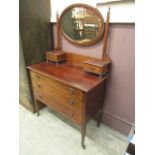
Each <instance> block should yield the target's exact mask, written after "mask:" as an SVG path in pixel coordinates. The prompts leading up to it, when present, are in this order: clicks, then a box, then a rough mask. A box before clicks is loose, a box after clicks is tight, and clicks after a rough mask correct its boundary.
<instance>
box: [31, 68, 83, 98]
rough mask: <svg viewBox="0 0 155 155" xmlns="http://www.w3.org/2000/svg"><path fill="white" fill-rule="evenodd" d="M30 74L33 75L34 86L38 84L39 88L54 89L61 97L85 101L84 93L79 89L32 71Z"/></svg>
mask: <svg viewBox="0 0 155 155" xmlns="http://www.w3.org/2000/svg"><path fill="white" fill-rule="evenodd" d="M30 74H31V80H32V84H36V85H38V87H39V86H41V85H46V86H48V87H50V88H53V89H54V90H55V91H57V92H58V93H59V94H61V95H64V96H70V97H74V98H76V99H78V100H81V101H82V100H83V92H82V91H81V90H79V89H76V88H74V87H72V86H69V85H67V84H64V83H62V82H59V81H56V80H54V79H51V78H48V77H45V76H43V75H41V74H39V73H35V72H33V71H31V72H30Z"/></svg>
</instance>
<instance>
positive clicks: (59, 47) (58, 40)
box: [56, 11, 61, 50]
mask: <svg viewBox="0 0 155 155" xmlns="http://www.w3.org/2000/svg"><path fill="white" fill-rule="evenodd" d="M56 19H57V25H56V26H57V47H56V49H58V50H60V49H61V43H60V38H61V33H60V23H59V14H58V11H57V14H56Z"/></svg>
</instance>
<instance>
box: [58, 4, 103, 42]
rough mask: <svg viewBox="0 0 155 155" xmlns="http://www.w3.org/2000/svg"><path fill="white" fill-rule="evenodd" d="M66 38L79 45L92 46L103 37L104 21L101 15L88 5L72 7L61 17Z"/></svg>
mask: <svg viewBox="0 0 155 155" xmlns="http://www.w3.org/2000/svg"><path fill="white" fill-rule="evenodd" d="M60 24H61V30H62V32H63V35H64V36H65V38H67V39H68V40H69V41H71V42H73V43H76V44H78V45H91V44H94V43H96V42H97V41H98V40H99V39H100V38H101V36H102V34H103V30H104V20H103V18H102V16H101V15H100V13H99V12H98V11H97V10H96V9H95V8H92V7H90V6H88V5H72V6H70V7H68V8H66V9H65V10H64V11H63V13H62V15H61V17H60Z"/></svg>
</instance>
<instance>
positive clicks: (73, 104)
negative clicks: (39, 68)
mask: <svg viewBox="0 0 155 155" xmlns="http://www.w3.org/2000/svg"><path fill="white" fill-rule="evenodd" d="M32 86H33V90H34V91H35V92H38V93H39V94H46V95H48V96H49V97H51V98H54V99H56V100H57V101H59V102H61V104H63V106H65V107H66V108H71V109H75V110H78V111H81V109H82V101H79V100H77V99H76V98H74V97H73V96H63V95H61V94H60V93H59V91H58V90H57V89H55V88H52V87H48V86H46V85H43V84H42V83H40V84H37V83H33V82H32Z"/></svg>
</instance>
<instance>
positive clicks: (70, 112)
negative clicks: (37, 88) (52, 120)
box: [34, 92, 82, 124]
mask: <svg viewBox="0 0 155 155" xmlns="http://www.w3.org/2000/svg"><path fill="white" fill-rule="evenodd" d="M34 95H35V98H36V99H38V100H40V101H41V102H43V103H44V104H46V105H47V106H49V107H51V108H52V109H54V110H55V111H57V112H59V113H60V114H62V115H63V116H64V117H67V118H68V119H70V120H71V121H73V122H75V123H77V124H80V123H81V113H82V111H78V110H75V109H72V108H69V107H66V106H64V104H63V103H62V102H59V101H58V100H57V99H55V98H54V97H52V96H49V95H47V94H46V95H45V94H41V93H38V92H35V93H34Z"/></svg>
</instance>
